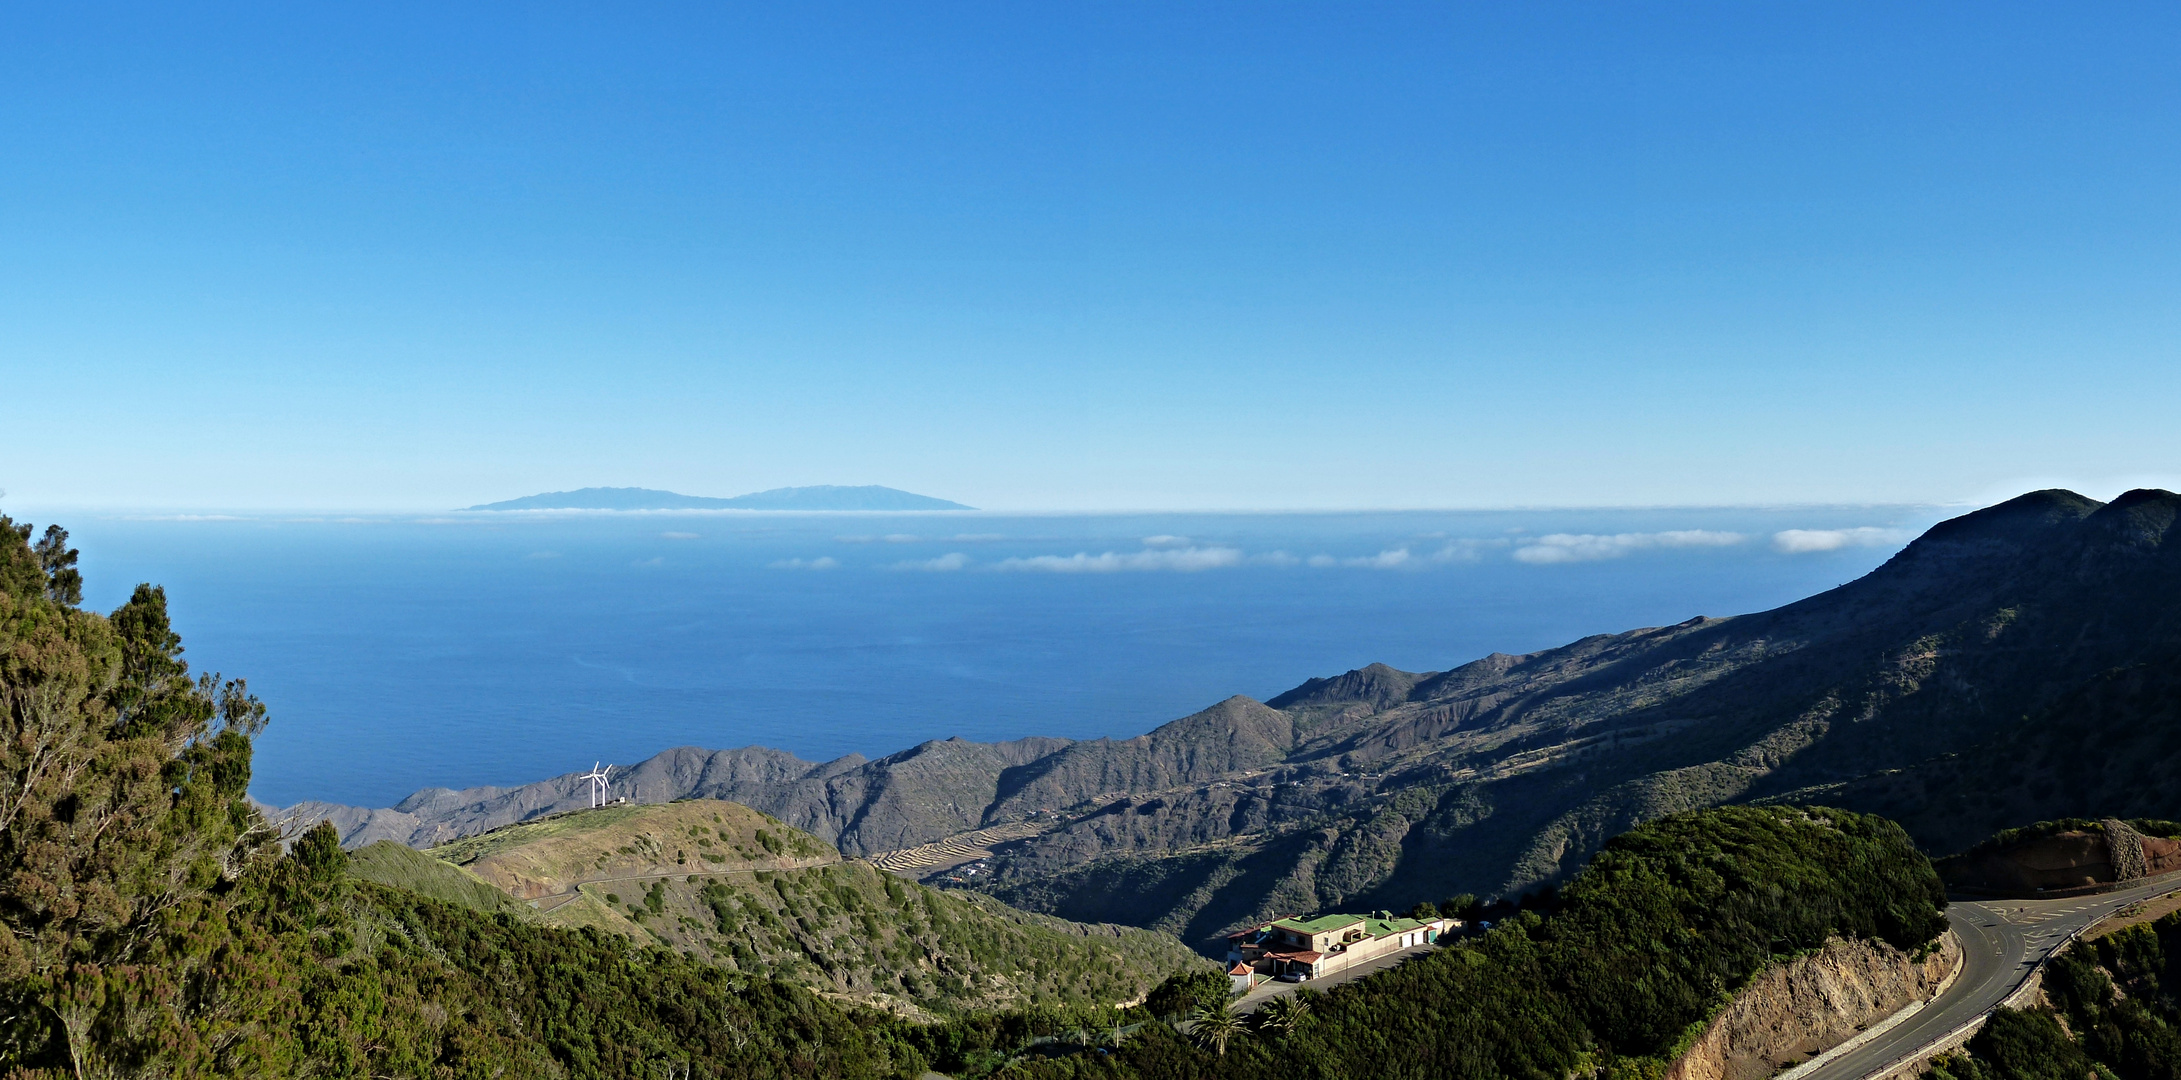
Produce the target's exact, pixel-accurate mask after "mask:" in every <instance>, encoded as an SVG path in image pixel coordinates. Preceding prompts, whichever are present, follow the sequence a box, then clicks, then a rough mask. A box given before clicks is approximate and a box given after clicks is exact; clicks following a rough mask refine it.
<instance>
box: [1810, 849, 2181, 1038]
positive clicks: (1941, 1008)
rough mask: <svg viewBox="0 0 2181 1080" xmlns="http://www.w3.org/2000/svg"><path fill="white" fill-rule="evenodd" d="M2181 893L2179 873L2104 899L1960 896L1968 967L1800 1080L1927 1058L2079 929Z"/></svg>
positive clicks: (1952, 915)
mask: <svg viewBox="0 0 2181 1080" xmlns="http://www.w3.org/2000/svg"><path fill="white" fill-rule="evenodd" d="M2176 890H2181V880H2176V879H2175V878H2174V877H2173V876H2172V875H2162V876H2161V877H2159V878H2157V879H2155V880H2153V881H2150V882H2148V883H2145V884H2142V885H2136V886H2133V887H2130V888H2126V889H2118V890H2115V891H2113V892H2109V893H2102V894H2099V895H2097V896H2078V897H2071V898H2066V899H2058V900H1956V901H1954V902H1953V903H1951V904H1949V905H1947V909H1946V915H1947V919H1948V921H1950V922H1951V923H1953V926H1954V934H1955V936H1956V937H1957V938H1959V939H1960V941H1961V951H1962V970H1961V975H1960V976H1959V977H1958V978H1956V979H1955V980H1954V983H1953V985H1952V986H1949V987H1947V989H1946V992H1945V993H1942V994H1940V995H1939V996H1938V997H1936V998H1933V999H1932V1000H1931V1001H1930V1002H1929V1003H1928V1004H1926V1005H1925V1006H1924V1007H1923V1008H1922V1009H1920V1010H1918V1011H1916V1012H1915V1013H1914V1014H1912V1015H1910V1016H1909V1017H1908V1018H1907V1019H1905V1020H1903V1021H1901V1022H1900V1023H1897V1024H1895V1025H1894V1026H1892V1027H1891V1028H1887V1029H1886V1030H1885V1031H1883V1032H1882V1033H1880V1034H1878V1035H1877V1036H1875V1037H1873V1038H1871V1039H1869V1040H1868V1041H1866V1042H1864V1043H1863V1044H1862V1045H1861V1046H1857V1047H1854V1048H1853V1049H1851V1050H1849V1051H1847V1052H1845V1053H1841V1054H1839V1055H1838V1056H1835V1057H1832V1058H1831V1060H1824V1059H1820V1062H1816V1063H1812V1064H1811V1065H1809V1066H1805V1067H1803V1068H1801V1069H1798V1070H1796V1073H1795V1076H1794V1078H1793V1080H1865V1078H1867V1077H1873V1076H1877V1075H1879V1074H1881V1073H1885V1072H1888V1071H1890V1070H1892V1069H1893V1068H1895V1067H1896V1066H1900V1065H1904V1064H1908V1063H1910V1062H1913V1061H1917V1060H1920V1059H1921V1057H1923V1056H1925V1055H1926V1054H1927V1052H1929V1051H1931V1050H1932V1048H1934V1047H1936V1046H1937V1044H1939V1043H1940V1042H1942V1041H1943V1040H1945V1039H1946V1038H1947V1036H1948V1035H1950V1034H1952V1033H1954V1032H1955V1031H1957V1030H1959V1029H1960V1028H1961V1027H1962V1025H1964V1024H1967V1023H1969V1022H1970V1021H1973V1020H1975V1019H1977V1018H1978V1017H1981V1016H1983V1015H1984V1014H1985V1013H1988V1012H1990V1011H1992V1010H1993V1009H1994V1008H1997V1007H1998V1006H1999V1004H2000V1003H2001V1002H2003V1001H2005V1000H2006V999H2007V997H2008V995H2010V994H2012V993H2014V992H2015V990H2016V989H2018V988H2020V987H2021V985H2022V982H2023V980H2025V979H2027V978H2028V977H2029V975H2030V973H2031V972H2032V971H2034V970H2036V967H2037V964H2038V962H2039V961H2042V960H2043V959H2044V958H2045V957H2047V956H2049V955H2051V954H2052V953H2053V952H2054V951H2056V950H2057V949H2058V948H2059V947H2060V946H2061V945H2064V944H2066V943H2067V942H2068V941H2070V940H2071V939H2072V938H2073V937H2074V935H2075V934H2076V932H2078V931H2080V930H2082V929H2084V928H2085V927H2088V926H2089V925H2090V924H2091V923H2094V922H2096V921H2098V920H2099V919H2102V918H2104V917H2105V916H2107V915H2110V914H2112V913H2114V912H2116V911H2119V910H2120V909H2121V908H2124V907H2127V906H2128V905H2130V904H2133V903H2135V902H2137V901H2139V900H2148V899H2151V898H2153V897H2157V896H2164V895H2166V894H2167V893H2170V892H2174V891H2176Z"/></svg>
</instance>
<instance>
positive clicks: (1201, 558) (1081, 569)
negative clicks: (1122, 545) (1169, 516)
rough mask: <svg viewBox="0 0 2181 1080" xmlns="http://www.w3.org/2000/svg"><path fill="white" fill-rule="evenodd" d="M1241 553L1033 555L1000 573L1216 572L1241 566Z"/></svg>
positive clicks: (1007, 563) (1005, 564) (1004, 563)
mask: <svg viewBox="0 0 2181 1080" xmlns="http://www.w3.org/2000/svg"><path fill="white" fill-rule="evenodd" d="M1241 564H1242V553H1241V552H1240V551H1238V550H1236V549H1234V548H1230V547H1209V548H1197V547H1191V548H1181V549H1178V550H1170V551H1134V552H1129V553H1126V554H1122V553H1120V552H1113V551H1108V552H1106V553H1104V554H1102V555H1092V554H1089V553H1087V552H1080V551H1079V552H1077V553H1075V554H1073V555H1033V556H1031V557H1029V558H1026V559H1022V558H1018V559H1002V560H1001V561H1000V562H999V563H998V564H997V566H998V569H1001V570H1046V571H1051V572H1053V573H1059V574H1110V573H1115V572H1117V571H1122V570H1184V571H1193V570H1216V569H1220V568H1222V567H1228V566H1240V565H1241Z"/></svg>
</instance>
